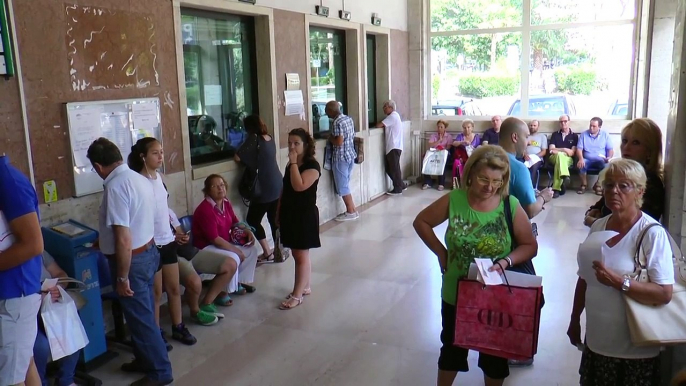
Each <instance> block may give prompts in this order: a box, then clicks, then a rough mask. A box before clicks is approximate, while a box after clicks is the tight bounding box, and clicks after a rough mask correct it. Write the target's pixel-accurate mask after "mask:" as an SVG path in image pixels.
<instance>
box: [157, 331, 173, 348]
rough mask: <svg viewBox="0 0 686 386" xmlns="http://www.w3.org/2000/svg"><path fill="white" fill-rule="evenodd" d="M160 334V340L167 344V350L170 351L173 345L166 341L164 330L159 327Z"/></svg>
mask: <svg viewBox="0 0 686 386" xmlns="http://www.w3.org/2000/svg"><path fill="white" fill-rule="evenodd" d="M160 335H162V340H163V341H164V345H165V346H167V352H169V351H171V350H173V349H174V346H172V345H171V344H170V343H169V342H167V337H166V336H165V334H164V331H163V330H162V329H161V328H160Z"/></svg>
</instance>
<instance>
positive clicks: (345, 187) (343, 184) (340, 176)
mask: <svg viewBox="0 0 686 386" xmlns="http://www.w3.org/2000/svg"><path fill="white" fill-rule="evenodd" d="M354 166H355V162H354V161H353V160H350V162H348V161H345V160H334V161H333V168H332V169H333V181H334V184H335V186H336V193H337V194H338V195H339V196H341V197H345V196H347V195H349V194H350V175H352V174H353V167H354Z"/></svg>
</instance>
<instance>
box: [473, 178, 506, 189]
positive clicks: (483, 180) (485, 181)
mask: <svg viewBox="0 0 686 386" xmlns="http://www.w3.org/2000/svg"><path fill="white" fill-rule="evenodd" d="M476 181H477V182H478V183H479V185H483V186H488V185H490V186H492V187H494V188H496V189H498V188H500V187H502V186H503V180H490V179H488V178H486V177H476Z"/></svg>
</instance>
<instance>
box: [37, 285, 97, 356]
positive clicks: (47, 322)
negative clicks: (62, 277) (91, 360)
mask: <svg viewBox="0 0 686 386" xmlns="http://www.w3.org/2000/svg"><path fill="white" fill-rule="evenodd" d="M57 288H58V289H59V291H60V295H61V296H60V298H59V300H58V301H57V302H53V301H52V299H51V298H50V294H47V295H45V296H44V297H43V304H42V305H41V311H40V314H41V318H43V325H44V326H45V335H46V336H47V337H48V343H49V345H50V354H51V356H52V360H53V361H56V360H58V359H60V358H64V357H66V356H68V355H71V354H73V353H75V352H77V351H79V350H81V349H82V348H84V347H86V345H88V336H87V335H86V330H84V328H83V324H82V323H81V318H79V313H78V311H76V304H75V303H74V300H72V298H71V297H70V296H69V294H67V291H65V290H64V288H62V287H60V286H57Z"/></svg>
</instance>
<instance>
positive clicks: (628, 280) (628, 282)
mask: <svg viewBox="0 0 686 386" xmlns="http://www.w3.org/2000/svg"><path fill="white" fill-rule="evenodd" d="M629 288H631V278H630V277H629V276H626V275H625V276H624V281H623V282H622V292H628V291H629Z"/></svg>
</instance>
